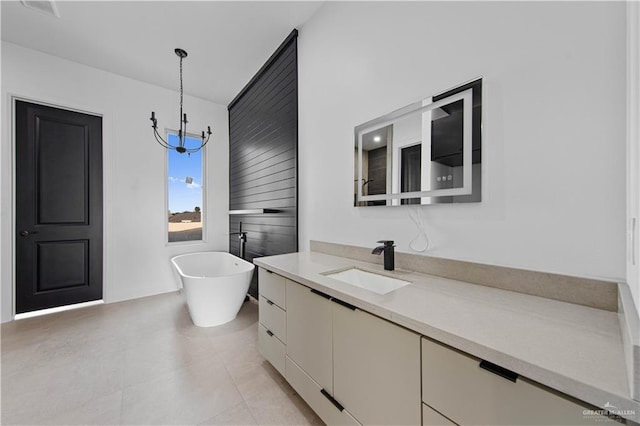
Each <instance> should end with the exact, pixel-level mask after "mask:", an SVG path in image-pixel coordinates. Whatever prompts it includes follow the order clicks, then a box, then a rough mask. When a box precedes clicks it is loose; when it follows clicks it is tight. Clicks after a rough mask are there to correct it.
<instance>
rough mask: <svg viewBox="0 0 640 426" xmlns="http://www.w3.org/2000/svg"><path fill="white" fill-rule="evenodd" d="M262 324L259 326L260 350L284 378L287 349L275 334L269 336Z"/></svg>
mask: <svg viewBox="0 0 640 426" xmlns="http://www.w3.org/2000/svg"><path fill="white" fill-rule="evenodd" d="M269 333H270V331H269V330H267V329H266V328H265V327H264V326H263V325H262V324H258V348H259V349H260V353H261V354H262V356H263V357H265V358H266V359H267V361H269V362H270V363H271V365H273V366H274V367H275V368H276V370H278V371H279V372H280V374H282V375H283V376H284V371H285V370H284V356H285V353H286V347H285V345H284V343H282V342H281V341H280V339H278V338H277V337H276V336H275V334H269Z"/></svg>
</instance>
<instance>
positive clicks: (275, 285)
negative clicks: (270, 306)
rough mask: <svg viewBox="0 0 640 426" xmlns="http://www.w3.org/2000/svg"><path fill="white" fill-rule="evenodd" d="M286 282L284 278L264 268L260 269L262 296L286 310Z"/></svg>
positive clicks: (259, 283) (259, 287)
mask: <svg viewBox="0 0 640 426" xmlns="http://www.w3.org/2000/svg"><path fill="white" fill-rule="evenodd" d="M284 282H285V278H284V277H282V276H280V275H278V274H274V273H273V272H271V271H268V270H266V269H264V268H259V269H258V290H259V292H260V294H262V295H263V296H264V297H266V298H267V299H269V300H271V301H272V302H273V303H275V304H276V305H278V306H280V307H281V308H282V309H285V310H286V309H287V306H286V303H285V300H286V299H285V295H284V294H285V291H284V287H285V285H284Z"/></svg>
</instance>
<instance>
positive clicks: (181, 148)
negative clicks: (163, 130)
mask: <svg viewBox="0 0 640 426" xmlns="http://www.w3.org/2000/svg"><path fill="white" fill-rule="evenodd" d="M174 52H175V53H176V55H177V56H178V57H179V58H180V130H178V145H171V144H170V143H169V142H167V141H166V140H164V139H163V138H162V136H160V134H159V133H158V120H157V119H156V113H155V112H154V111H151V118H149V120H151V122H152V123H153V124H152V125H151V127H153V134H154V136H155V137H156V141H158V143H159V144H160V145H162V146H163V147H165V148H167V149H173V150H175V151H178V152H179V153H180V154H184V153H185V152H186V153H188V154H191V153H192V152H197V151H199V150H200V149H201V148H202V147H203V146H205V145H206V144H207V142H209V138H210V137H211V126H207V133H206V140H205V132H204V130H203V131H202V136H201V138H202V141H201V142H200V146H198V147H194V148H188V147H186V146H185V140H186V138H187V123H188V121H187V114H186V113H183V112H182V98H183V96H184V89H183V86H182V60H183V59H184V58H186V57H187V51H186V50H183V49H180V48H177V49H175V50H174Z"/></svg>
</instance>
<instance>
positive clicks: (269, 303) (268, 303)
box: [264, 297, 273, 305]
mask: <svg viewBox="0 0 640 426" xmlns="http://www.w3.org/2000/svg"><path fill="white" fill-rule="evenodd" d="M264 300H266V301H267V305H273V302H272V301H271V300H269V299H267V298H266V297H265V298H264Z"/></svg>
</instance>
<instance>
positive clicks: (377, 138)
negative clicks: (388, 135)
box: [373, 135, 382, 142]
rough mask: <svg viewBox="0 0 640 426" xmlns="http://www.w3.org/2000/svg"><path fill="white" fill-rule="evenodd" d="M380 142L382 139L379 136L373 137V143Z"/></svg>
mask: <svg viewBox="0 0 640 426" xmlns="http://www.w3.org/2000/svg"><path fill="white" fill-rule="evenodd" d="M381 140H382V138H381V137H380V136H379V135H375V136H374V137H373V141H374V142H380V141H381Z"/></svg>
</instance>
